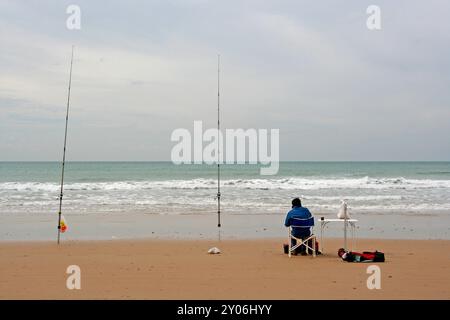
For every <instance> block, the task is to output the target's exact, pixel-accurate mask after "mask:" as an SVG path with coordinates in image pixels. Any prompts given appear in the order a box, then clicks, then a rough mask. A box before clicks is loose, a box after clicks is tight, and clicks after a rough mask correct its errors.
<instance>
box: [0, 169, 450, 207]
mask: <svg viewBox="0 0 450 320" xmlns="http://www.w3.org/2000/svg"><path fill="white" fill-rule="evenodd" d="M260 167H261V166H260V165H254V164H251V165H250V164H240V165H231V164H228V165H221V170H220V171H221V173H220V175H221V177H220V178H221V181H220V188H221V209H222V214H223V215H242V214H250V215H258V214H269V215H270V214H284V213H286V210H288V209H289V207H290V202H291V200H292V198H294V197H300V198H301V199H302V202H303V205H304V206H306V207H308V208H309V209H310V210H311V211H312V212H315V213H321V214H322V213H328V214H332V213H335V212H337V211H338V209H339V207H340V204H341V201H342V200H345V201H346V202H347V204H348V207H349V212H350V213H353V214H359V215H364V214H378V215H392V214H396V215H424V216H427V215H436V214H441V215H442V214H444V215H448V214H449V213H450V162H280V163H279V168H280V169H279V172H278V174H277V175H273V176H262V175H260ZM60 181H61V163H59V162H0V215H16V214H26V215H54V214H55V213H56V212H57V211H58V205H59V201H58V200H59V194H60V183H61V182H60ZM217 187H218V176H217V166H216V165H206V164H204V165H195V164H182V165H175V164H173V163H171V162H70V161H69V162H67V163H66V169H65V180H64V192H63V193H64V196H63V211H64V212H65V213H67V214H72V215H93V214H96V213H101V214H108V215H114V214H118V213H120V214H126V213H142V214H149V215H215V214H217Z"/></svg>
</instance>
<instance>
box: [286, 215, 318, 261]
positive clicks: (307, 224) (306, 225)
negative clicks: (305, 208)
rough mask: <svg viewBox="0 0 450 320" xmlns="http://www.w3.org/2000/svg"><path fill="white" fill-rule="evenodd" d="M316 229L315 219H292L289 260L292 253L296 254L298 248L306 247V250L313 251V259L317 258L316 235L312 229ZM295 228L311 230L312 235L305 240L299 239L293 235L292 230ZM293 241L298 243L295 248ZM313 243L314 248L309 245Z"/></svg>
mask: <svg viewBox="0 0 450 320" xmlns="http://www.w3.org/2000/svg"><path fill="white" fill-rule="evenodd" d="M313 227H314V217H310V218H307V219H301V218H291V225H290V226H289V251H288V254H289V258H290V257H291V253H292V252H294V251H295V250H296V249H297V248H298V247H300V246H302V245H303V246H305V250H306V251H308V249H309V250H311V251H312V253H313V257H316V235H314V234H313V233H312V228H313ZM294 228H303V229H311V235H310V236H309V237H307V238H305V239H302V238H297V237H294V236H293V235H292V230H293V229H294ZM292 239H295V240H296V241H297V243H296V245H295V246H292ZM310 241H311V242H312V248H311V246H310V245H309V242H310Z"/></svg>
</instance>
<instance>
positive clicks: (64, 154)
mask: <svg viewBox="0 0 450 320" xmlns="http://www.w3.org/2000/svg"><path fill="white" fill-rule="evenodd" d="M73 49H74V46H72V57H71V59H70V74H69V90H68V93H67V109H66V128H65V131H64V149H63V158H62V168H61V190H60V191H61V192H60V194H59V211H58V244H59V241H60V238H61V210H62V200H63V191H64V167H65V164H66V145H67V124H68V123H69V105H70V87H71V86H72V65H73Z"/></svg>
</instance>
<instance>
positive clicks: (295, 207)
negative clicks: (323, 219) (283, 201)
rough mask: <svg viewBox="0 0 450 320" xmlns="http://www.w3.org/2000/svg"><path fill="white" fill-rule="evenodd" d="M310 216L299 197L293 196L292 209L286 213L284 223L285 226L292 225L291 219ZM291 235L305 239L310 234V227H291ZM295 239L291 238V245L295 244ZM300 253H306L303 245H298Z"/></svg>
mask: <svg viewBox="0 0 450 320" xmlns="http://www.w3.org/2000/svg"><path fill="white" fill-rule="evenodd" d="M311 217H312V214H311V212H309V210H308V208H305V207H302V202H301V201H300V199H299V198H295V199H294V200H292V209H291V210H290V211H289V212H288V213H287V216H286V221H285V222H284V225H285V226H286V227H290V226H291V225H293V222H292V219H295V218H297V219H309V218H311ZM292 235H293V236H294V237H296V238H300V239H306V238H308V237H309V236H310V235H311V228H292ZM296 244H297V241H296V240H295V239H291V246H295V245H296ZM299 249H300V253H301V254H302V255H306V254H307V253H306V250H305V249H306V248H305V246H303V245H302V246H300V247H299Z"/></svg>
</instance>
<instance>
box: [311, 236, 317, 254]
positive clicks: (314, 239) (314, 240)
mask: <svg viewBox="0 0 450 320" xmlns="http://www.w3.org/2000/svg"><path fill="white" fill-rule="evenodd" d="M312 242H313V258H315V257H316V237H314V238H313V241H312Z"/></svg>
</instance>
